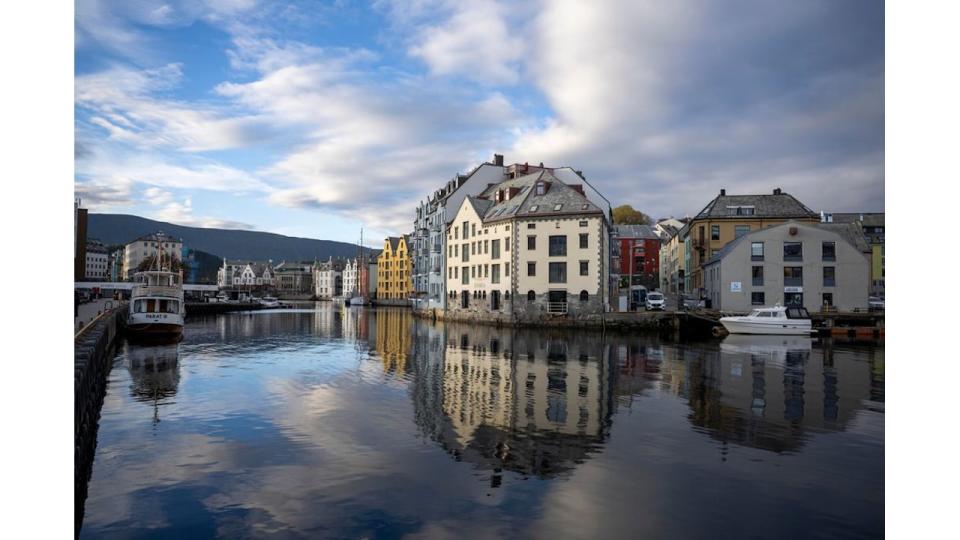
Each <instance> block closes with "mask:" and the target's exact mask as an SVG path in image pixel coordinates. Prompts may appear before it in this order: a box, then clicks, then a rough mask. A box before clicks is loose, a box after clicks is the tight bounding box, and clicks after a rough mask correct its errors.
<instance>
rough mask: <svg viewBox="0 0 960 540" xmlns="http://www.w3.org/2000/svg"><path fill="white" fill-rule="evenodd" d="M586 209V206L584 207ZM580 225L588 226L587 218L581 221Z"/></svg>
mask: <svg viewBox="0 0 960 540" xmlns="http://www.w3.org/2000/svg"><path fill="white" fill-rule="evenodd" d="M584 206H586V205H584ZM584 210H586V208H584ZM580 226H581V227H586V226H587V222H586V220H584V221H581V222H580Z"/></svg>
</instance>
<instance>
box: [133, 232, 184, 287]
mask: <svg viewBox="0 0 960 540" xmlns="http://www.w3.org/2000/svg"><path fill="white" fill-rule="evenodd" d="M182 251H183V241H182V240H179V239H176V238H173V237H172V236H168V235H166V234H164V233H163V232H156V233H153V234H147V235H144V236H141V237H140V238H137V239H136V240H134V241H132V242H130V243H128V244H127V245H126V246H125V247H124V250H123V270H124V274H125V278H126V279H128V280H129V279H131V278H132V277H133V275H134V274H135V273H137V271H138V270H137V269H138V267H139V266H140V263H142V262H143V261H145V260H147V259H148V258H150V257H158V256H159V257H161V258H162V259H163V260H164V261H168V260H170V259H176V260H177V261H180V260H181V254H182Z"/></svg>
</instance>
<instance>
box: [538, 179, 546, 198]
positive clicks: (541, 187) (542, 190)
mask: <svg viewBox="0 0 960 540" xmlns="http://www.w3.org/2000/svg"><path fill="white" fill-rule="evenodd" d="M546 192H547V186H546V184H544V183H543V182H537V195H543V194H544V193H546Z"/></svg>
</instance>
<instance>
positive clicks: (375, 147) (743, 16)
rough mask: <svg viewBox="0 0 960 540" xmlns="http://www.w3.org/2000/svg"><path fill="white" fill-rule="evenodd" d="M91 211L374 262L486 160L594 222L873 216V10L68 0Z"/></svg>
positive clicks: (845, 6) (711, 4) (78, 168)
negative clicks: (740, 206)
mask: <svg viewBox="0 0 960 540" xmlns="http://www.w3.org/2000/svg"><path fill="white" fill-rule="evenodd" d="M75 30H76V32H75V105H74V110H75V141H76V142H75V179H74V187H75V192H76V195H77V196H78V197H81V199H82V201H83V204H84V206H86V207H87V208H89V209H90V211H91V212H109V213H128V214H135V215H140V216H144V217H148V218H152V219H157V220H161V221H168V222H172V223H177V224H182V225H191V226H201V227H221V228H240V229H255V230H261V231H268V232H275V233H280V234H286V235H291V236H303V237H309V238H322V239H330V240H341V241H347V242H356V241H357V239H358V237H359V234H360V229H361V227H363V228H364V231H365V232H364V243H365V244H367V245H372V246H376V245H377V244H378V243H380V242H381V240H380V239H381V238H383V237H384V236H386V235H388V234H389V235H395V234H399V233H405V232H410V230H411V229H412V228H413V219H414V210H415V207H416V205H417V203H418V202H419V201H421V200H423V199H425V198H426V197H427V195H428V194H430V193H432V192H433V191H434V190H436V189H438V188H440V187H441V186H442V185H444V184H445V182H446V181H447V180H449V179H450V178H452V177H454V175H456V174H457V173H465V172H468V171H469V170H471V169H473V168H474V167H475V166H476V165H478V164H480V163H481V162H484V161H490V160H492V158H493V154H494V153H498V154H503V155H504V156H505V161H506V162H507V163H515V162H516V163H524V162H529V163H540V162H543V163H544V164H545V165H547V166H555V167H562V166H570V167H573V168H574V169H578V170H582V171H583V173H584V175H585V176H586V178H587V180H588V181H589V182H590V183H591V184H592V185H593V186H594V187H595V188H597V189H598V190H599V191H600V192H601V193H603V194H604V195H605V196H606V198H607V199H608V200H610V201H611V203H612V204H613V205H614V206H617V205H620V204H630V205H632V206H634V207H635V208H637V209H638V210H641V211H643V212H644V213H647V214H649V215H650V216H652V217H653V218H661V217H668V216H675V217H682V216H686V215H693V214H696V213H697V212H698V211H699V210H700V209H701V208H703V206H705V205H706V204H707V203H708V202H709V201H710V200H711V199H712V198H713V197H714V196H715V195H716V194H718V193H719V191H720V189H721V188H723V189H726V191H727V193H728V194H755V193H771V192H772V190H773V189H774V188H778V187H779V188H782V189H783V190H784V191H786V192H788V193H790V194H792V195H794V196H796V197H797V198H798V199H799V200H800V201H802V202H803V203H804V204H806V205H807V206H808V207H810V208H811V209H813V210H815V211H821V210H822V211H828V212H831V211H832V212H857V211H864V212H882V211H884V5H883V3H882V2H876V1H872V0H848V1H843V2H836V1H832V0H824V1H818V0H811V1H804V2H767V1H748V0H726V1H720V0H715V1H711V0H672V1H670V2H662V1H649V2H648V1H642V0H593V1H591V2H582V1H577V0H570V1H561V0H558V1H536V0H529V1H512V2H502V1H495V0H474V1H454V0H411V1H406V2H405V1H400V0H377V1H374V2H354V1H349V0H340V1H331V2H323V1H304V2H267V1H263V0H202V1H201V0H184V1H179V0H167V1H153V0H123V1H109V0H77V2H76V21H75Z"/></svg>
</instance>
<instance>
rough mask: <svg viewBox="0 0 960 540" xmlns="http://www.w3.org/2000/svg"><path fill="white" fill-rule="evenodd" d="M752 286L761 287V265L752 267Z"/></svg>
mask: <svg viewBox="0 0 960 540" xmlns="http://www.w3.org/2000/svg"><path fill="white" fill-rule="evenodd" d="M753 286H754V287H763V267H762V266H754V267H753Z"/></svg>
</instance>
